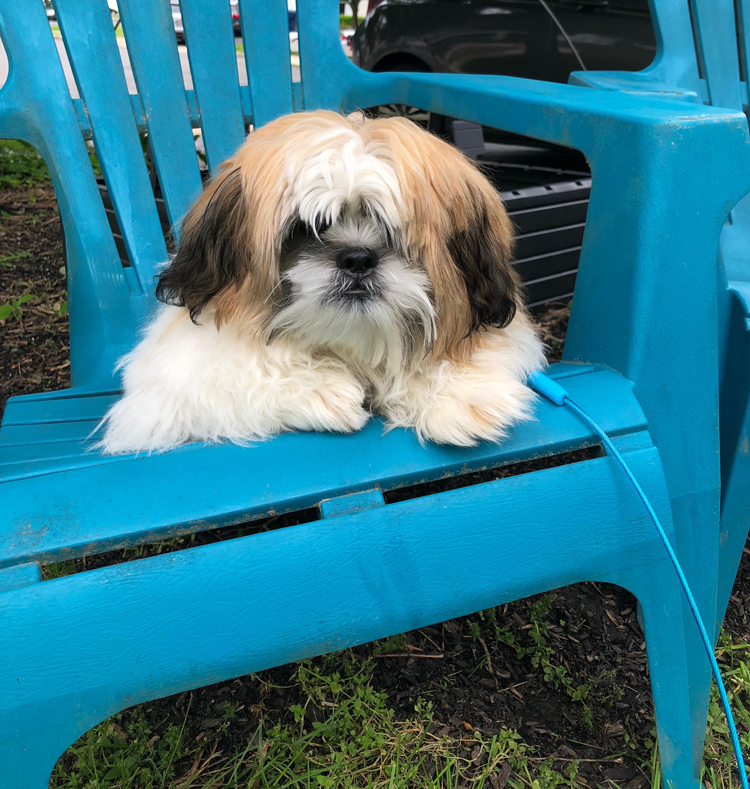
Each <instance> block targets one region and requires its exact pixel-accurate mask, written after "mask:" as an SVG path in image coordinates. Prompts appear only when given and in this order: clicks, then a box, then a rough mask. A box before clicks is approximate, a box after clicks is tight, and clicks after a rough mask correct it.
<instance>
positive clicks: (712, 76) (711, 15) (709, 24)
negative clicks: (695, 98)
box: [693, 0, 743, 110]
mask: <svg viewBox="0 0 750 789" xmlns="http://www.w3.org/2000/svg"><path fill="white" fill-rule="evenodd" d="M693 14H694V21H695V29H696V38H697V40H698V46H699V47H700V54H701V59H702V62H703V68H704V71H705V75H706V82H707V83H708V95H709V102H710V103H711V104H713V105H714V106H715V107H727V108H729V109H735V110H741V109H742V104H743V101H742V91H741V90H740V70H739V60H738V54H737V53H738V50H737V27H736V25H735V16H734V0H693Z"/></svg>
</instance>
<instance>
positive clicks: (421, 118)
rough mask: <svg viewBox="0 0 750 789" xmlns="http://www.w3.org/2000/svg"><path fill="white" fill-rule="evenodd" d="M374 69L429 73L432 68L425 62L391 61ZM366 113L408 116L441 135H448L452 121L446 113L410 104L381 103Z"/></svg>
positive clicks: (378, 70)
mask: <svg viewBox="0 0 750 789" xmlns="http://www.w3.org/2000/svg"><path fill="white" fill-rule="evenodd" d="M373 71H377V72H380V73H383V72H392V71H401V72H409V73H421V74H429V73H430V71H431V70H430V68H428V66H427V65H426V64H424V63H416V62H414V61H407V62H404V63H389V64H388V65H387V66H386V67H385V68H378V67H377V66H376V67H375V68H374V69H373ZM366 114H367V115H368V117H371V118H408V119H409V120H410V121H414V123H416V124H417V125H418V126H421V127H422V128H423V129H427V130H428V131H431V132H433V133H434V134H437V135H439V136H441V137H447V136H448V133H449V131H448V130H449V129H450V121H449V119H448V118H447V117H446V116H445V115H438V114H437V113H435V112H428V111H426V110H420V109H418V108H417V107H410V106H409V105H408V104H380V105H378V106H377V107H370V108H369V109H368V110H366Z"/></svg>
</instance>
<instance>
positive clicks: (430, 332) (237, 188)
mask: <svg viewBox="0 0 750 789" xmlns="http://www.w3.org/2000/svg"><path fill="white" fill-rule="evenodd" d="M512 241H513V239H512V231H511V224H510V221H509V219H508V216H507V214H506V213H505V210H504V208H503V204H502V202H501V200H500V198H499V197H498V195H497V192H496V191H495V189H494V188H493V187H492V185H491V184H490V183H489V182H488V181H487V180H486V178H485V177H484V176H483V175H482V174H481V173H480V171H479V170H478V169H477V168H476V167H475V165H474V164H473V163H472V162H470V161H469V160H468V159H467V158H466V157H465V156H464V155H463V154H462V153H461V152H460V151H458V150H457V149H455V148H453V147H452V146H450V145H448V144H447V143H445V142H443V141H441V140H440V139H438V138H437V137H435V136H433V135H430V134H428V133H427V132H425V131H423V130H421V129H420V128H419V127H418V126H416V125H414V124H413V123H411V122H410V121H407V120H403V119H398V118H390V119H380V120H365V119H364V117H362V116H361V115H359V116H350V117H349V118H344V117H343V116H341V115H338V114H336V113H333V112H323V111H321V112H310V113H297V114H294V115H290V116H286V117H283V118H279V119H278V120H276V121H274V122H273V123H269V124H268V125H267V126H265V127H263V128H261V129H259V130H258V131H255V132H253V133H251V135H250V137H249V138H248V140H247V142H246V143H245V144H244V145H243V146H242V147H241V148H240V149H239V150H238V151H237V153H236V154H235V155H234V156H233V157H232V158H231V159H230V160H229V161H227V162H226V163H225V164H224V165H223V166H222V168H221V171H220V172H219V173H218V174H217V175H216V176H215V177H214V179H213V180H212V181H211V182H210V183H209V184H208V186H207V188H206V190H205V191H204V193H203V194H202V196H201V197H200V198H199V199H198V201H197V202H196V203H195V205H194V206H193V207H192V208H191V209H190V211H189V212H188V214H187V216H186V217H185V220H184V222H183V224H182V231H181V239H180V243H179V248H178V250H177V253H176V255H175V256H174V257H173V259H172V260H171V261H170V262H169V264H168V266H167V267H166V268H165V269H164V270H163V271H162V272H161V275H160V277H159V281H158V285H157V288H156V295H157V297H158V298H159V300H160V301H162V302H163V304H162V305H160V307H159V309H158V311H157V313H156V316H155V317H154V319H153V321H152V322H151V324H150V325H149V326H148V327H147V329H146V332H145V335H144V337H143V339H142V340H141V342H140V344H139V345H138V346H137V347H136V348H135V349H134V350H133V351H132V352H131V353H129V354H128V355H127V356H125V357H124V358H123V359H122V360H121V361H120V363H119V366H120V367H121V369H122V377H123V383H124V395H123V397H122V398H121V399H120V400H119V401H118V402H117V403H116V404H115V405H114V406H113V407H112V408H111V409H110V411H109V413H108V414H107V415H106V417H105V419H104V427H105V432H104V435H103V438H102V440H101V447H102V449H103V450H104V451H105V452H109V453H119V452H134V451H156V450H164V449H168V448H170V447H174V446H177V445H179V444H182V443H185V442H188V441H220V440H223V439H226V440H229V441H234V442H239V443H246V442H250V441H253V440H257V439H262V438H265V437H268V436H270V435H272V434H275V433H278V432H280V431H285V430H319V431H320V430H333V431H339V432H350V431H354V430H359V429H360V428H361V427H362V426H363V425H364V424H365V423H366V422H367V420H368V418H369V416H370V414H371V412H376V413H379V414H382V415H383V416H385V417H386V419H387V424H388V426H389V427H406V428H413V429H414V430H415V431H416V433H417V435H418V436H419V438H420V439H422V440H430V441H436V442H439V443H445V444H459V445H464V446H466V445H473V444H475V443H476V442H477V441H479V440H490V441H496V440H498V439H500V438H501V437H502V436H503V435H504V434H505V433H506V430H507V428H508V426H509V425H511V424H513V423H514V422H517V421H519V420H522V419H524V418H527V417H528V416H529V404H530V401H531V400H532V398H533V394H532V393H531V391H530V390H529V389H528V388H527V387H526V385H525V380H526V377H527V375H528V374H529V373H530V372H531V371H532V370H535V369H538V368H540V367H543V366H544V357H543V354H542V345H541V343H540V341H539V339H538V337H537V335H536V333H535V330H534V328H533V326H532V324H531V322H530V320H529V318H528V316H527V313H526V311H525V309H524V306H523V303H522V300H521V295H520V292H519V286H518V282H517V279H516V275H515V274H514V272H513V269H512V268H511V265H510V257H511V250H512Z"/></svg>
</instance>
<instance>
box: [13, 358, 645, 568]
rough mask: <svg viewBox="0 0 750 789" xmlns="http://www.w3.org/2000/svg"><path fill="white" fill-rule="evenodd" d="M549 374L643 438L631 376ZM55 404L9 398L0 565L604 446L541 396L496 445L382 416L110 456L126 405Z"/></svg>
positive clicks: (65, 400) (54, 400) (101, 399)
mask: <svg viewBox="0 0 750 789" xmlns="http://www.w3.org/2000/svg"><path fill="white" fill-rule="evenodd" d="M552 373H553V375H555V376H556V377H558V378H559V377H566V386H567V387H568V388H569V391H570V392H571V394H572V395H573V396H574V397H575V398H576V399H577V401H579V402H580V403H581V404H582V405H583V406H584V407H585V408H590V409H591V410H592V411H593V412H594V413H596V415H597V417H598V418H599V419H600V420H601V422H602V425H603V427H604V429H605V430H607V432H609V433H610V434H611V435H614V436H617V435H622V434H623V433H639V432H643V434H644V436H647V435H648V434H647V432H646V428H647V424H646V419H645V417H644V415H643V412H642V411H641V409H640V407H639V405H638V403H637V402H636V400H635V398H634V396H633V393H632V385H631V383H630V382H629V381H628V380H626V379H625V378H622V377H621V376H619V375H617V374H615V373H612V372H609V371H606V370H597V369H595V368H593V367H590V366H585V367H584V366H577V365H566V364H560V365H555V366H554V367H553V368H552ZM57 395H58V396H56V397H55V396H51V395H49V394H48V395H45V396H27V397H19V398H13V399H12V400H10V401H9V403H8V407H7V409H6V413H5V418H4V420H3V426H2V429H1V430H0V485H1V487H0V491H1V493H2V499H3V510H4V512H5V514H6V516H7V517H6V519H5V523H6V524H7V525H6V526H5V528H4V529H3V530H2V531H1V532H0V568H1V567H3V566H9V565H13V564H17V563H20V562H24V561H30V560H41V561H56V560H59V559H60V558H72V557H74V556H79V555H82V554H85V553H93V552H97V551H102V550H111V549H114V548H118V547H124V546H126V545H132V544H134V543H137V542H145V541H151V540H154V539H161V538H164V537H171V536H176V535H179V534H185V533H189V532H194V531H200V530H205V529H207V528H213V527H217V526H224V525H230V524H236V523H242V522H245V521H248V520H252V519H256V518H260V517H263V516H267V515H273V514H279V513H283V512H290V511H294V510H299V509H304V508H307V507H311V506H315V505H317V504H319V503H320V502H321V501H322V500H325V499H329V498H334V497H337V496H341V495H345V494H347V493H352V492H356V491H361V490H367V489H372V488H379V489H380V490H383V491H387V490H391V489H394V488H397V487H403V486H409V485H415V484H418V483H421V482H426V481H430V480H435V479H440V478H444V477H448V476H453V475H457V474H466V473H470V472H473V471H478V470H482V469H487V468H493V467H496V466H501V465H505V464H508V463H512V462H516V461H522V460H528V459H530V458H534V457H539V456H543V455H552V454H558V453H562V452H567V451H569V450H573V449H577V448H580V447H585V446H591V445H594V444H596V443H597V439H596V437H595V436H594V435H593V434H592V433H591V432H590V430H589V429H588V428H587V427H586V426H585V425H584V424H583V423H582V422H581V421H580V420H579V419H578V418H577V417H576V416H575V415H574V414H572V413H570V412H569V411H568V410H567V409H560V408H557V407H556V406H553V405H551V404H550V403H547V402H546V401H544V402H543V401H541V400H540V401H539V402H538V403H537V412H536V419H534V420H532V421H530V422H527V423H525V424H523V425H518V426H517V427H516V428H515V429H513V430H512V432H511V434H510V436H509V437H508V438H507V439H506V440H505V441H503V442H502V443H501V444H500V445H495V444H489V443H483V444H480V445H479V446H477V447H472V448H468V449H465V448H458V447H446V446H438V445H435V444H427V445H425V446H422V445H421V444H420V443H419V441H418V440H417V438H416V437H415V435H414V434H413V433H412V432H411V431H407V430H401V429H399V430H392V431H390V432H385V431H384V430H383V423H382V420H380V419H379V418H375V419H373V420H372V421H371V422H370V424H369V425H367V427H365V428H364V429H363V430H361V431H359V432H358V433H354V434H352V435H336V434H331V433H289V434H284V435H280V436H277V437H276V438H273V439H271V440H269V441H265V442H259V443H257V444H254V445H251V446H247V447H240V446H236V445H234V444H214V445H206V444H191V445H187V446H184V447H181V448H179V449H176V450H173V451H171V452H168V453H164V454H155V455H150V456H149V455H122V456H114V457H112V456H102V455H101V454H100V453H99V452H98V451H97V450H95V449H93V448H92V444H93V440H92V439H90V438H88V436H89V434H90V433H91V431H92V429H93V428H94V427H95V426H96V424H97V421H98V420H99V419H100V418H101V416H102V415H103V413H104V411H105V410H106V408H107V407H108V406H109V405H110V404H111V402H112V401H113V400H114V399H115V398H116V397H117V395H115V394H102V395H93V396H86V397H76V396H75V395H74V394H73V390H69V391H67V392H60V393H57ZM602 403H606V404H607V407H606V410H603V409H602V407H601V404H602ZM649 443H650V442H649Z"/></svg>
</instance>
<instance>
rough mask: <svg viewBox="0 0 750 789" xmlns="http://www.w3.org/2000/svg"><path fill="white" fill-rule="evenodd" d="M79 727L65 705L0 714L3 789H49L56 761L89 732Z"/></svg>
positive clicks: (44, 705) (35, 706)
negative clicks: (81, 736) (83, 734)
mask: <svg viewBox="0 0 750 789" xmlns="http://www.w3.org/2000/svg"><path fill="white" fill-rule="evenodd" d="M57 713H60V714H57ZM80 724H81V722H80V720H77V719H76V715H75V711H74V710H73V709H71V708H69V705H68V704H66V703H64V702H63V703H62V704H60V705H59V709H58V704H56V703H55V701H42V702H37V703H34V704H30V705H28V706H24V707H21V708H18V709H12V708H11V709H4V710H0V789H21V787H23V789H48V787H49V781H50V776H51V775H52V771H53V770H54V769H55V764H56V763H57V760H58V759H59V758H60V756H61V755H62V754H63V753H64V752H65V750H66V748H68V747H69V746H70V745H71V744H72V743H73V742H75V741H76V739H78V737H79V736H80V735H81V734H82V733H83V731H85V730H86V728H88V726H85V727H84V728H83V731H82V730H81V726H80ZM92 725H93V724H92Z"/></svg>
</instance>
